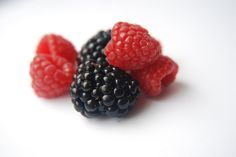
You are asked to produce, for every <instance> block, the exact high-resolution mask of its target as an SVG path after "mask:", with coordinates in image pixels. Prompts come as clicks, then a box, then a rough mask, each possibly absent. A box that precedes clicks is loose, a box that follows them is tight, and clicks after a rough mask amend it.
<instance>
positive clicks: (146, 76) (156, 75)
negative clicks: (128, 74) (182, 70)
mask: <svg viewBox="0 0 236 157" xmlns="http://www.w3.org/2000/svg"><path fill="white" fill-rule="evenodd" d="M177 72H178V65H177V64H176V63H175V62H174V61H173V60H172V59H170V58H169V57H166V56H160V57H159V58H158V59H157V60H156V61H155V62H154V63H153V64H151V65H149V66H147V67H146V68H144V69H141V70H136V71H132V76H133V77H134V78H135V79H137V80H138V81H139V83H140V87H141V89H142V90H143V91H144V92H145V93H146V94H147V95H149V96H157V95H159V94H160V93H161V91H162V87H163V86H168V85H170V84H171V83H172V82H173V81H174V80H175V76H176V74H177Z"/></svg>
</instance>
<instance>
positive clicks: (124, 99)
mask: <svg viewBox="0 0 236 157" xmlns="http://www.w3.org/2000/svg"><path fill="white" fill-rule="evenodd" d="M70 95H71V98H72V102H73V103H74V107H75V109H76V110H77V111H79V112H81V114H82V115H84V116H86V117H95V116H108V117H121V116H125V115H127V114H128V112H129V111H130V110H131V109H132V108H133V106H134V103H135V100H136V98H137V96H138V95H139V86H138V82H137V81H135V80H133V79H132V78H131V76H130V75H129V74H127V73H126V72H124V71H122V70H120V69H119V68H116V67H113V66H111V65H108V63H107V62H105V63H104V64H98V63H97V62H96V61H95V60H89V61H86V62H85V63H82V64H80V66H79V68H78V70H77V73H76V75H75V76H74V81H73V82H72V84H71V89H70Z"/></svg>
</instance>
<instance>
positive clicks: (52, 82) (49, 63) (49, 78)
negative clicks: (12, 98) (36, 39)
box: [30, 55, 75, 98]
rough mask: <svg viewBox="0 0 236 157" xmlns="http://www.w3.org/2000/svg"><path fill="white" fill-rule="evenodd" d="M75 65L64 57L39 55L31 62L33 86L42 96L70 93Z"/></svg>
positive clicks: (50, 96) (49, 96)
mask: <svg viewBox="0 0 236 157" xmlns="http://www.w3.org/2000/svg"><path fill="white" fill-rule="evenodd" d="M74 72H75V66H74V65H73V64H71V63H70V62H68V61H67V60H66V59H64V58H62V57H58V56H57V57H56V56H50V55H37V56H35V57H34V59H33V61H32V62H31V64H30V75H31V77H32V87H33V89H34V90H35V92H36V94H37V95H38V96H40V97H46V98H52V97H56V96H60V95H63V94H66V93H69V87H70V84H71V82H72V78H73V75H74Z"/></svg>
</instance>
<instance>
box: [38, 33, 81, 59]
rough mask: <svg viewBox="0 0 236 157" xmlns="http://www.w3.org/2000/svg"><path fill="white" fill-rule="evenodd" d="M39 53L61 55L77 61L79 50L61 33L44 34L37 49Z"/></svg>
mask: <svg viewBox="0 0 236 157" xmlns="http://www.w3.org/2000/svg"><path fill="white" fill-rule="evenodd" d="M36 53H37V54H50V55H53V56H60V57H63V58H65V59H67V60H68V61H70V62H71V63H74V62H75V61H76V57H77V52H76V50H75V48H74V46H73V45H72V43H71V42H69V41H68V40H66V39H64V38H63V37H62V36H60V35H55V34H48V35H45V36H43V38H42V39H41V40H40V42H39V44H38V47H37V49H36Z"/></svg>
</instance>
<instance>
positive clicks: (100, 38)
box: [78, 30, 111, 63]
mask: <svg viewBox="0 0 236 157" xmlns="http://www.w3.org/2000/svg"><path fill="white" fill-rule="evenodd" d="M110 39H111V30H107V31H100V32H98V33H97V34H96V35H95V36H93V37H92V38H91V39H89V40H88V41H87V43H85V45H84V46H83V47H82V49H81V51H80V56H79V58H78V60H80V61H81V62H82V63H84V62H86V61H87V60H90V59H93V60H96V61H97V62H98V63H101V62H104V61H106V56H105V54H104V51H103V49H104V48H105V46H106V45H107V43H108V42H109V41H110Z"/></svg>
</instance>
